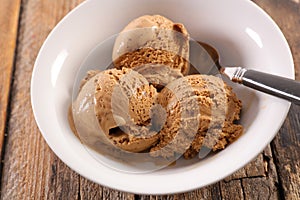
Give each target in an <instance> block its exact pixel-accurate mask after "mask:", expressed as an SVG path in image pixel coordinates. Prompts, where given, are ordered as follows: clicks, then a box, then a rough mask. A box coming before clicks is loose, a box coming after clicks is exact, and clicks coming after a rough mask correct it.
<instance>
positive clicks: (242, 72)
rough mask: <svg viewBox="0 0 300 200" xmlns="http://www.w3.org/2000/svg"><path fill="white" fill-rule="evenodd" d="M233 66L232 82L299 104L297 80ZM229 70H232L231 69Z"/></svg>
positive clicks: (299, 83) (298, 84) (299, 92)
mask: <svg viewBox="0 0 300 200" xmlns="http://www.w3.org/2000/svg"><path fill="white" fill-rule="evenodd" d="M226 68H227V67H226ZM234 68H236V70H235V72H234V73H233V75H232V76H231V77H230V78H231V80H232V81H233V82H238V83H241V84H243V85H245V86H247V87H250V88H253V89H255V90H259V91H261V92H264V93H267V94H271V95H273V96H276V97H280V98H283V99H285V100H288V101H290V102H292V103H295V104H298V105H300V82H299V81H295V80H292V79H288V78H284V77H280V76H276V75H271V74H267V73H263V72H259V71H255V70H247V69H245V68H241V67H234ZM227 71H228V70H227ZM230 71H231V72H232V71H233V69H231V70H230ZM224 73H225V74H226V69H224Z"/></svg>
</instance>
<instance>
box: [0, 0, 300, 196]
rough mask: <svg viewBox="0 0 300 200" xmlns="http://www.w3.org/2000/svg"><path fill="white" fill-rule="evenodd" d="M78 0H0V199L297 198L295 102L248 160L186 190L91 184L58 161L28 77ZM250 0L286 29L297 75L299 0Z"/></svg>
mask: <svg viewBox="0 0 300 200" xmlns="http://www.w3.org/2000/svg"><path fill="white" fill-rule="evenodd" d="M82 1H83V0H40V1H38V0H22V1H21V0H0V70H1V73H0V81H1V82H0V149H1V150H2V151H1V152H0V155H1V156H2V162H1V170H2V171H1V199H141V200H146V199H230V200H231V199H249V200H252V199H271V200H273V199H300V106H295V105H292V107H291V110H290V112H289V114H288V117H287V119H286V121H285V123H284V125H283V126H282V128H281V129H280V131H279V133H278V135H277V136H276V138H275V139H274V140H273V141H272V143H271V144H270V145H269V146H268V147H267V148H266V149H265V150H264V152H263V153H261V154H260V155H259V156H258V157H257V158H256V159H255V160H254V161H253V162H251V163H250V164H248V165H247V166H245V167H244V168H243V169H241V170H239V171H238V172H236V173H235V174H233V175H231V176H230V177H227V178H226V179H224V180H222V181H220V182H218V183H215V184H213V185H210V186H207V187H205V188H202V189H198V190H195V191H191V192H188V193H182V194H175V195H167V196H149V195H136V194H129V193H124V192H120V191H116V190H112V189H109V188H106V187H103V186H100V185H97V184H95V183H92V182H91V181H89V180H87V179H85V178H83V177H81V176H80V175H78V174H77V173H75V172H74V171H72V170H71V169H70V168H69V167H67V166H66V165H65V164H64V163H62V161H60V160H59V159H58V158H57V157H56V155H55V154H54V153H53V152H52V151H51V150H50V148H49V147H48V145H47V144H46V143H45V141H44V139H43V138H42V136H41V134H40V133H39V130H38V128H37V126H36V123H35V121H34V118H33V114H32V110H31V105H30V93H29V91H30V79H31V72H32V68H33V64H34V61H35V58H36V56H37V53H38V51H39V49H40V47H41V45H42V43H43V41H44V40H45V38H46V37H47V35H48V34H49V32H50V31H51V30H52V29H53V27H54V26H55V25H56V24H57V23H58V21H59V20H60V19H61V18H62V17H63V16H64V15H65V14H66V13H68V12H69V11H70V10H71V9H73V8H74V7H75V6H76V5H78V4H79V3H80V2H82ZM254 2H255V3H257V4H258V5H259V6H261V7H262V8H263V9H264V10H265V11H266V12H268V13H269V14H270V15H271V16H272V18H273V19H274V20H275V21H276V23H277V24H278V25H279V26H280V28H281V29H282V31H283V33H284V34H285V36H286V38H287V40H288V42H289V44H290V47H291V49H292V52H293V56H294V60H295V69H296V78H297V79H298V80H300V74H299V71H300V3H299V0H255V1H254ZM5 135H7V136H6V137H4V136H5ZM3 141H4V142H3Z"/></svg>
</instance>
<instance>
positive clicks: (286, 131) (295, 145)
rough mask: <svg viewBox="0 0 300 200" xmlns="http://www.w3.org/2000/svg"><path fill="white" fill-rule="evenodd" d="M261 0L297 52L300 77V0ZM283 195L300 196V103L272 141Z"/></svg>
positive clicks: (297, 69) (296, 75)
mask: <svg viewBox="0 0 300 200" xmlns="http://www.w3.org/2000/svg"><path fill="white" fill-rule="evenodd" d="M257 3H258V4H259V5H260V6H261V7H262V8H263V9H264V10H265V11H266V12H268V13H269V14H270V15H271V16H272V17H273V19H274V20H275V21H276V23H277V24H278V26H279V27H280V28H281V30H282V32H283V34H284V35H285V37H286V39H287V41H288V43H289V45H290V48H291V50H292V53H293V58H294V64H295V77H296V79H297V80H300V73H299V72H300V3H299V1H296V0H294V1H292V0H290V1H275V0H264V1H257ZM272 149H273V152H274V157H275V164H276V167H277V173H278V177H279V183H280V187H281V189H282V190H281V197H282V198H285V199H300V106H296V105H292V106H291V109H290V112H289V114H288V116H287V119H286V120H285V123H284V124H283V126H282V128H281V129H280V131H279V134H278V135H277V136H276V137H275V139H274V141H273V142H272Z"/></svg>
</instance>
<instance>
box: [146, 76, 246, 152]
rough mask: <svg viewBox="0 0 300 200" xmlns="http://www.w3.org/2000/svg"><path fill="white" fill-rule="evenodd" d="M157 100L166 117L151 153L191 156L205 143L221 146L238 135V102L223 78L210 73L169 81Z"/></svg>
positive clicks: (239, 103) (217, 147)
mask: <svg viewBox="0 0 300 200" xmlns="http://www.w3.org/2000/svg"><path fill="white" fill-rule="evenodd" d="M158 102H159V103H160V104H161V105H162V107H164V108H165V109H166V112H167V119H166V123H165V124H164V126H163V128H162V130H161V131H160V136H159V137H160V139H159V143H158V144H156V146H155V147H153V148H152V149H151V152H150V153H151V155H152V156H162V157H166V158H168V157H173V156H175V155H176V154H183V155H184V157H185V158H192V157H194V156H195V155H197V154H198V152H199V151H200V148H201V147H202V146H203V145H204V146H207V147H208V148H210V149H213V150H218V149H223V148H225V146H226V145H227V144H228V143H230V142H231V141H233V140H235V139H236V138H237V137H238V136H240V135H241V133H242V131H243V129H242V126H240V125H236V124H235V123H234V122H235V121H236V120H238V119H239V114H240V110H241V101H240V100H238V98H237V97H236V95H235V94H234V93H233V91H232V89H231V88H230V87H229V86H228V85H227V84H226V83H224V82H223V80H222V79H220V78H218V77H215V76H209V75H189V76H186V77H183V78H180V79H177V80H175V81H173V82H171V83H170V84H168V85H167V86H166V87H165V88H164V89H163V90H162V91H161V92H160V94H159V96H158Z"/></svg>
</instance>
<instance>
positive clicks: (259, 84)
mask: <svg viewBox="0 0 300 200" xmlns="http://www.w3.org/2000/svg"><path fill="white" fill-rule="evenodd" d="M198 43H199V44H200V45H201V46H202V47H203V48H204V50H205V51H206V53H207V54H208V55H209V56H210V59H212V61H213V62H214V66H215V67H213V68H211V70H212V71H210V74H213V73H214V72H213V70H219V72H220V73H221V74H224V75H225V76H227V77H228V78H229V79H230V80H231V81H232V82H235V83H239V84H242V85H245V86H247V87H250V88H253V89H255V90H258V91H261V92H264V93H267V94H270V95H273V96H276V97H280V98H282V99H285V100H288V101H290V102H292V103H295V104H298V105H300V82H299V81H295V80H292V79H288V78H285V77H280V76H276V75H272V74H267V73H263V72H259V71H255V70H251V69H245V68H243V67H225V66H222V65H221V64H220V61H219V60H220V59H219V54H218V51H217V50H216V49H215V48H213V47H212V46H210V45H208V44H206V43H203V42H198ZM194 46H195V44H194ZM191 47H192V49H191V52H193V50H196V49H193V44H192V45H191ZM196 51H197V50H196ZM197 53H198V52H197ZM197 53H196V52H195V53H193V54H194V55H192V56H197ZM201 53H202V54H203V52H201ZM215 73H217V72H215Z"/></svg>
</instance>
